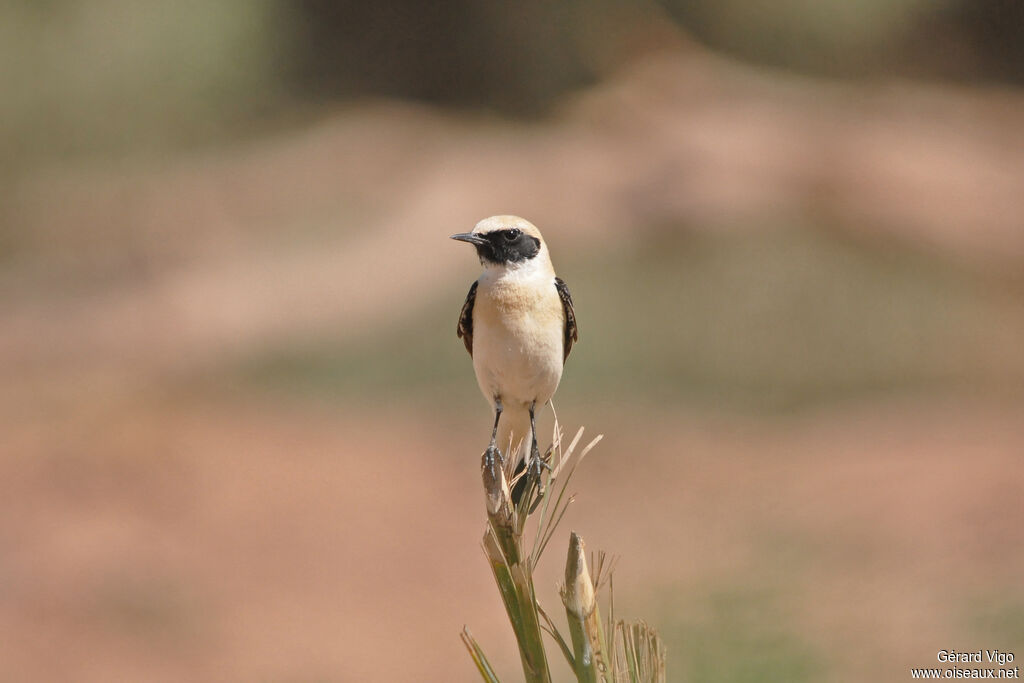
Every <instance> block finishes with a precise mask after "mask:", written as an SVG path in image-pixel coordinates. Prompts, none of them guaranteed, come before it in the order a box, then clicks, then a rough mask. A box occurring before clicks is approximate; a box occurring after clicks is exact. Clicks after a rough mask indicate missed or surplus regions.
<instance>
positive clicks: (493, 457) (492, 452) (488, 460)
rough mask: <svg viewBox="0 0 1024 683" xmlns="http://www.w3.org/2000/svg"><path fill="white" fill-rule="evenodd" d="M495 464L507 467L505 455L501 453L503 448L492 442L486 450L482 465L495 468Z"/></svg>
mask: <svg viewBox="0 0 1024 683" xmlns="http://www.w3.org/2000/svg"><path fill="white" fill-rule="evenodd" d="M495 465H497V466H500V467H505V456H504V455H502V454H501V450H500V449H499V448H498V447H497V446H495V445H494V444H491V445H490V446H488V447H487V450H486V451H484V455H483V458H481V461H480V466H481V467H483V468H488V469H491V470H493V469H494V468H495Z"/></svg>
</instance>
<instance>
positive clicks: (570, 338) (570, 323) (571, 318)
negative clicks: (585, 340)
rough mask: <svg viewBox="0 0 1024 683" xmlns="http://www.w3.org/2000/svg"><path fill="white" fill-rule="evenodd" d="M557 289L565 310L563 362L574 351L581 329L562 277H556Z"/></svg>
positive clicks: (570, 296)
mask: <svg viewBox="0 0 1024 683" xmlns="http://www.w3.org/2000/svg"><path fill="white" fill-rule="evenodd" d="M555 289H557V290H558V298H559V299H561V300H562V310H563V311H564V312H565V338H564V344H563V347H564V349H565V352H564V354H565V355H564V356H563V357H562V362H563V363H564V362H565V359H567V358H568V357H569V352H570V351H572V343H573V342H574V341H577V340H578V339H579V338H580V335H579V330H577V329H576V311H575V310H573V307H572V295H571V294H569V288H568V287H567V286H566V284H565V281H563V280H562V278H560V277H556V278H555Z"/></svg>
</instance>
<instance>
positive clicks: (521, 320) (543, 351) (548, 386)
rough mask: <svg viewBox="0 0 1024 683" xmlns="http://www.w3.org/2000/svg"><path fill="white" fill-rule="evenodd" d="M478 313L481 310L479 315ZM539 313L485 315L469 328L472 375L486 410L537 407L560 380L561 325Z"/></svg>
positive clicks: (478, 317) (545, 399)
mask: <svg viewBox="0 0 1024 683" xmlns="http://www.w3.org/2000/svg"><path fill="white" fill-rule="evenodd" d="M478 310H480V309H478ZM557 323H558V321H554V320H552V319H551V316H550V315H546V314H545V312H544V311H523V312H519V313H518V314H516V315H513V316H510V315H507V313H506V314H505V315H488V314H487V313H486V312H483V311H481V314H480V315H474V322H473V369H474V370H475V371H476V379H477V382H478V383H479V384H480V391H482V392H483V394H484V396H485V397H486V398H487V400H488V401H490V402H491V404H492V405H493V404H494V401H495V400H496V399H500V400H501V402H502V404H503V405H505V406H506V407H510V408H511V407H514V406H515V404H519V405H522V406H526V407H528V406H529V405H530V404H531V403H534V402H536V403H537V406H538V407H540V406H542V405H544V404H545V403H547V402H548V400H549V399H550V398H551V397H552V396H553V395H554V393H555V389H557V388H558V382H559V380H560V379H561V377H562V335H563V330H562V325H560V324H557Z"/></svg>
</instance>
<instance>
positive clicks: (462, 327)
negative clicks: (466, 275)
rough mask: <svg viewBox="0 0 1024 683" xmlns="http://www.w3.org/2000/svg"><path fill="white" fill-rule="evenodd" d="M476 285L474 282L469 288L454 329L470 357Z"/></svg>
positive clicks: (471, 352) (471, 353)
mask: <svg viewBox="0 0 1024 683" xmlns="http://www.w3.org/2000/svg"><path fill="white" fill-rule="evenodd" d="M476 286H477V283H476V282H474V283H473V285H472V286H471V287H470V288H469V294H467V295H466V303H464V304H462V312H461V313H459V326H458V327H457V328H456V330H455V333H456V334H457V335H458V336H459V337H460V338H461V339H462V343H463V344H465V345H466V350H467V351H469V355H470V357H472V355H473V304H474V303H476Z"/></svg>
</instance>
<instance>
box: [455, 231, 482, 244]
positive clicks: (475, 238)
mask: <svg viewBox="0 0 1024 683" xmlns="http://www.w3.org/2000/svg"><path fill="white" fill-rule="evenodd" d="M452 239H453V240H458V241H460V242H469V243H470V244H474V245H476V246H478V247H482V246H483V245H485V244H490V243H489V242H488V241H487V240H486V239H485V238H484V237H481V236H480V235H475V234H473V233H471V232H460V233H459V234H457V235H452Z"/></svg>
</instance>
